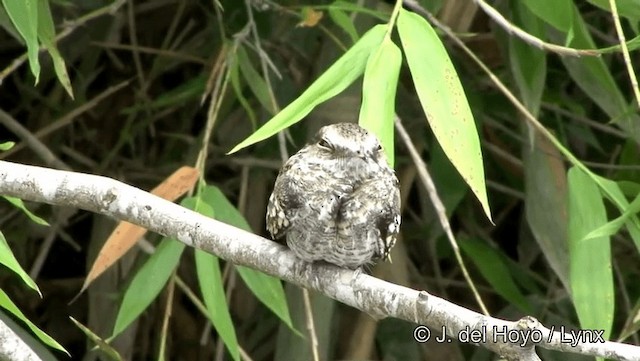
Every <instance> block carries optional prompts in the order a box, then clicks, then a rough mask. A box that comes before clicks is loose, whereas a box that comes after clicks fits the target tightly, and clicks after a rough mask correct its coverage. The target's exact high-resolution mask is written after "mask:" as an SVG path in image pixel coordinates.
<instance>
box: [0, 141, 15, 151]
mask: <svg viewBox="0 0 640 361" xmlns="http://www.w3.org/2000/svg"><path fill="white" fill-rule="evenodd" d="M14 145H16V142H2V143H0V150H2V151H7V150H9V149H11V148H13V146H14Z"/></svg>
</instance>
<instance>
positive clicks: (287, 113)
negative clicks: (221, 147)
mask: <svg viewBox="0 0 640 361" xmlns="http://www.w3.org/2000/svg"><path fill="white" fill-rule="evenodd" d="M385 31H386V26H384V25H377V26H374V27H373V28H372V29H370V30H369V31H368V32H367V33H366V34H364V36H362V38H361V39H360V40H359V41H358V42H357V43H356V44H355V45H354V46H353V47H352V48H351V49H349V50H348V51H347V52H346V53H344V55H342V56H341V57H340V59H338V60H337V61H336V62H335V63H333V65H331V66H330V67H329V69H327V70H326V71H325V72H324V73H323V74H322V75H320V77H318V79H317V80H316V81H315V82H313V84H311V85H310V86H309V88H308V89H307V90H305V91H304V93H302V95H300V96H299V97H298V98H297V99H296V100H294V101H293V102H292V103H291V104H289V105H288V106H287V107H286V108H284V109H282V111H281V112H280V113H278V114H276V116H274V117H273V118H271V120H269V121H268V122H267V123H265V124H264V125H263V126H262V127H261V128H260V129H258V130H257V131H255V132H254V133H253V134H251V135H250V136H249V137H248V138H247V139H245V140H243V141H242V142H241V143H240V144H238V145H236V146H235V147H234V148H233V149H232V150H231V151H230V152H229V154H231V153H235V152H237V151H238V150H240V149H242V148H245V147H248V146H250V145H252V144H255V143H257V142H259V141H261V140H264V139H267V138H269V137H270V136H272V135H274V134H276V133H278V132H279V131H281V130H283V129H285V128H287V127H290V126H291V125H293V124H295V123H297V122H298V121H300V119H302V118H304V117H305V116H307V115H308V114H309V113H310V112H311V111H312V110H313V108H315V107H316V106H317V105H318V104H320V103H322V102H324V101H326V100H328V99H331V98H333V97H334V96H336V95H337V94H338V93H340V92H341V91H343V90H344V89H346V88H347V87H348V86H349V85H350V84H351V83H353V81H354V80H356V78H358V77H359V76H360V75H361V74H362V72H363V71H364V68H365V65H366V64H367V60H368V58H369V55H370V54H371V52H372V50H374V49H377V46H378V45H379V44H380V42H382V39H383V38H384V34H385ZM241 66H242V65H241Z"/></svg>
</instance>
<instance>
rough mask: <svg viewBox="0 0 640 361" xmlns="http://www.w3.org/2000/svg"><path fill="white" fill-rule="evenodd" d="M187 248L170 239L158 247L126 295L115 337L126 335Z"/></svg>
mask: <svg viewBox="0 0 640 361" xmlns="http://www.w3.org/2000/svg"><path fill="white" fill-rule="evenodd" d="M193 202H194V200H193V198H185V199H184V200H183V201H182V203H181V204H182V205H184V206H187V205H188V204H193ZM184 247H185V244H184V243H181V242H178V241H176V240H173V239H171V238H164V239H163V240H162V242H160V245H158V247H156V251H155V252H154V253H153V254H152V255H151V257H149V259H148V260H147V261H146V262H145V263H144V265H143V266H142V268H140V270H139V271H138V272H137V273H136V275H135V276H134V277H133V280H132V281H131V284H129V287H127V290H126V291H125V293H124V297H123V299H122V303H121V304H120V310H119V311H118V316H116V322H115V325H114V326H113V334H112V337H115V336H117V335H119V334H120V333H121V332H122V331H124V330H125V329H126V328H127V327H128V326H129V325H130V324H131V323H132V322H133V321H134V320H135V319H136V318H138V316H140V314H142V312H143V311H144V310H146V309H147V307H149V305H150V304H151V302H152V301H153V300H154V299H155V298H156V297H157V296H158V295H159V294H160V291H162V289H163V288H164V286H165V285H166V284H167V281H168V280H169V278H170V277H171V275H172V274H173V271H174V269H175V268H176V267H177V265H178V262H179V261H180V256H182V252H183V251H184Z"/></svg>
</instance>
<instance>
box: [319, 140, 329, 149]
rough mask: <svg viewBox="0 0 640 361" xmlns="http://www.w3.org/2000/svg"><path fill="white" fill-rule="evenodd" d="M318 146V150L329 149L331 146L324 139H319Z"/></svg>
mask: <svg viewBox="0 0 640 361" xmlns="http://www.w3.org/2000/svg"><path fill="white" fill-rule="evenodd" d="M318 145H319V146H320V148H325V149H331V144H329V142H327V140H326V139H324V138H322V139H320V141H319V142H318Z"/></svg>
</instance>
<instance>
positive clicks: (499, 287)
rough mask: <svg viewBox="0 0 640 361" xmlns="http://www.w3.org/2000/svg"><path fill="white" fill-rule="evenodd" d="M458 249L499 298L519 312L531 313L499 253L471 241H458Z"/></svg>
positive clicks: (529, 306)
mask: <svg viewBox="0 0 640 361" xmlns="http://www.w3.org/2000/svg"><path fill="white" fill-rule="evenodd" d="M460 248H462V250H463V251H464V253H465V254H466V255H467V257H469V258H470V259H471V261H472V262H473V264H475V265H476V267H478V269H479V270H480V273H481V274H482V276H483V277H484V278H485V279H486V280H487V281H488V282H489V283H490V284H491V286H492V287H493V289H494V290H495V291H496V292H497V293H498V294H499V295H500V296H502V297H504V299H506V300H507V301H509V302H510V303H512V304H513V305H515V306H516V307H518V309H519V310H520V311H522V312H524V313H527V314H531V313H533V310H532V308H531V305H529V302H527V299H526V298H525V297H524V295H523V294H522V292H521V291H520V289H519V288H518V286H516V283H515V281H514V280H513V277H511V271H510V270H509V267H508V264H507V263H506V262H505V259H504V256H503V255H502V254H501V253H500V252H499V251H497V250H495V249H493V248H491V247H489V246H487V245H486V244H485V243H483V242H480V241H477V240H471V239H467V240H460Z"/></svg>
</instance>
